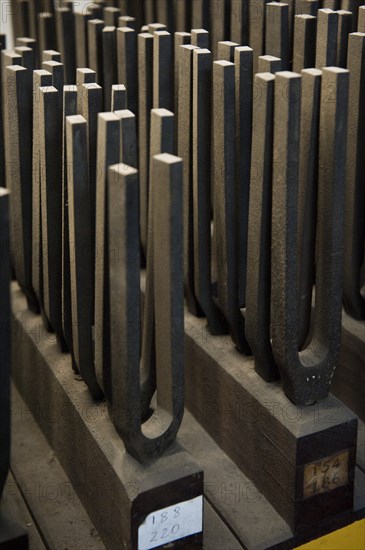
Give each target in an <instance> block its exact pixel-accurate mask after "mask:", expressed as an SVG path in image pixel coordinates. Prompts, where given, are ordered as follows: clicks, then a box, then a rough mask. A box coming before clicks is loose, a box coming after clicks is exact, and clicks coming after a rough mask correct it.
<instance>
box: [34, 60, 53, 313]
mask: <svg viewBox="0 0 365 550" xmlns="http://www.w3.org/2000/svg"><path fill="white" fill-rule="evenodd" d="M50 86H52V74H51V73H50V72H48V71H45V70H44V69H41V70H39V71H34V72H33V150H32V157H33V159H32V195H33V199H32V285H33V288H34V291H35V294H36V296H37V299H38V303H39V304H40V306H41V308H43V268H42V265H43V260H42V218H41V166H40V148H39V147H40V146H39V137H40V127H39V113H40V91H39V88H40V87H44V88H45V87H50Z"/></svg>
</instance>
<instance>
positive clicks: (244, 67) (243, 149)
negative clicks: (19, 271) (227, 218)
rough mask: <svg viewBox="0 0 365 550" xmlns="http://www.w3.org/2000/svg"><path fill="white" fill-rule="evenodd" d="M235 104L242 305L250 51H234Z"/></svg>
mask: <svg viewBox="0 0 365 550" xmlns="http://www.w3.org/2000/svg"><path fill="white" fill-rule="evenodd" d="M234 62H235V80H236V90H235V103H236V216H237V217H236V221H237V257H238V292H239V303H240V305H241V307H242V306H244V305H245V295H246V273H247V232H248V203H249V195H250V169H251V140H252V96H253V89H252V87H253V50H252V49H251V48H249V47H248V46H240V47H238V48H235V50H234Z"/></svg>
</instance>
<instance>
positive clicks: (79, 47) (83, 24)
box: [75, 11, 90, 68]
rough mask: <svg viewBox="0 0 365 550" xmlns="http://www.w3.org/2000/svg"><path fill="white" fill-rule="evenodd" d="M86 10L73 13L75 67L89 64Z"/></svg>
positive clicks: (87, 17) (87, 15) (87, 16)
mask: <svg viewBox="0 0 365 550" xmlns="http://www.w3.org/2000/svg"><path fill="white" fill-rule="evenodd" d="M89 19H90V14H89V13H88V12H86V13H85V12H84V11H83V12H76V13H75V45H76V67H77V68H78V67H88V66H89V54H88V51H89V46H88V30H87V29H88V21H89Z"/></svg>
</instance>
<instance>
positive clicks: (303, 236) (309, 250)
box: [298, 69, 328, 350]
mask: <svg viewBox="0 0 365 550" xmlns="http://www.w3.org/2000/svg"><path fill="white" fill-rule="evenodd" d="M321 78H322V72H321V71H320V70H319V69H304V70H303V71H302V100H301V113H300V145H299V147H300V150H299V181H298V258H299V261H298V285H299V289H300V295H299V334H298V342H299V343H298V349H299V350H301V349H302V348H303V346H304V345H305V341H306V339H307V338H308V335H309V330H310V320H311V310H312V289H313V285H314V280H315V246H316V226H317V220H316V217H317V193H318V150H319V143H318V139H319V115H320V113H319V108H320V98H321ZM325 93H326V94H328V91H326V92H325Z"/></svg>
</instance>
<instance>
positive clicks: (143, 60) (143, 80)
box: [138, 33, 153, 256]
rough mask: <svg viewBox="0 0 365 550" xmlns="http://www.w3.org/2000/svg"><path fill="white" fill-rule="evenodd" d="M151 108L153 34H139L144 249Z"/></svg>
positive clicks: (140, 199) (141, 228) (141, 207)
mask: <svg viewBox="0 0 365 550" xmlns="http://www.w3.org/2000/svg"><path fill="white" fill-rule="evenodd" d="M152 107H153V36H152V35H151V34H149V33H141V34H139V35H138V113H139V116H138V144H139V202H140V205H139V208H140V231H141V244H142V250H143V253H144V255H145V256H146V252H147V219H148V194H149V164H150V128H151V124H150V123H151V114H150V113H151V109H152Z"/></svg>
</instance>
